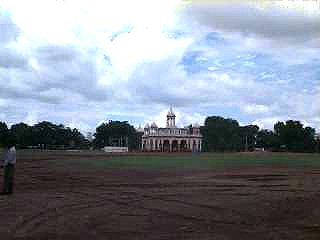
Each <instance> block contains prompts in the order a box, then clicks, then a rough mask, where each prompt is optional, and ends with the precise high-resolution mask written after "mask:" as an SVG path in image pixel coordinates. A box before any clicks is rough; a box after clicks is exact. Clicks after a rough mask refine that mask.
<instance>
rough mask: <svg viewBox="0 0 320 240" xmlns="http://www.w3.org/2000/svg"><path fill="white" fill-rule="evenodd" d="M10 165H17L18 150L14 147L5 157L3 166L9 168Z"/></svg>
mask: <svg viewBox="0 0 320 240" xmlns="http://www.w3.org/2000/svg"><path fill="white" fill-rule="evenodd" d="M9 163H10V164H16V148H15V147H14V146H13V147H11V148H9V149H8V150H7V152H6V153H5V155H4V164H3V166H7V165H8V164H9Z"/></svg>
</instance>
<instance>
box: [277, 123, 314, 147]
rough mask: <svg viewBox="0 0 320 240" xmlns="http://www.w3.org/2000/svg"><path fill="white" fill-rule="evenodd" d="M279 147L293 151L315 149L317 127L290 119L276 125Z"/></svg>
mask: <svg viewBox="0 0 320 240" xmlns="http://www.w3.org/2000/svg"><path fill="white" fill-rule="evenodd" d="M274 132H275V136H276V137H277V145H278V146H277V147H280V148H285V149H286V150H288V151H292V152H312V151H314V150H315V146H316V141H315V129H314V128H311V127H305V128H304V127H303V124H302V123H300V122H299V121H294V120H288V121H286V122H285V123H284V122H277V123H276V124H275V125H274Z"/></svg>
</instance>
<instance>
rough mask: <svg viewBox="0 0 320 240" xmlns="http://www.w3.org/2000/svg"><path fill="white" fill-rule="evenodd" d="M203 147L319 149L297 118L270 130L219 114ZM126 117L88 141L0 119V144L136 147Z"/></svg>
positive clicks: (53, 127)
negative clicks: (10, 142)
mask: <svg viewBox="0 0 320 240" xmlns="http://www.w3.org/2000/svg"><path fill="white" fill-rule="evenodd" d="M200 131H201V134H202V135H203V141H202V142H203V146H202V149H203V150H204V151H209V152H228V151H234V152H235V151H252V150H254V149H255V148H259V149H265V150H270V151H290V152H319V151H320V141H319V139H316V138H315V133H316V132H315V129H314V128H312V127H309V126H306V127H305V126H303V124H302V123H301V122H300V121H294V120H288V121H286V122H281V121H279V122H277V123H276V124H275V125H274V129H273V130H267V129H259V127H258V126H257V125H247V126H240V125H239V122H238V121H237V120H234V119H231V118H223V117H220V116H210V117H207V118H206V120H205V122H204V126H202V127H201V128H200ZM142 134H143V133H141V132H137V131H136V130H135V128H134V126H132V125H130V124H129V123H128V122H127V121H109V122H104V123H102V124H100V125H99V126H97V128H96V132H95V133H94V135H93V136H94V138H93V140H92V141H89V139H87V138H86V137H85V136H84V135H83V134H81V133H80V131H79V130H78V129H76V128H73V129H71V128H69V127H65V126H64V125H62V124H59V125H57V124H54V123H51V122H48V121H43V122H39V123H37V124H35V125H33V126H29V125H28V124H26V123H18V124H14V125H12V126H11V127H10V129H9V128H8V127H7V125H6V123H4V122H0V145H5V144H6V142H7V141H8V140H9V139H11V140H12V139H14V140H15V141H16V143H17V145H18V147H20V148H30V147H36V148H44V149H50V148H51V149H57V148H60V149H61V148H63V149H89V148H94V149H101V148H102V147H104V146H128V147H129V150H139V149H140V147H141V136H142Z"/></svg>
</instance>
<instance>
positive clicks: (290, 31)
mask: <svg viewBox="0 0 320 240" xmlns="http://www.w3.org/2000/svg"><path fill="white" fill-rule="evenodd" d="M182 16H183V17H182V19H188V20H189V21H196V22H198V23H199V24H200V25H205V26H208V27H210V28H212V29H214V30H220V31H225V32H231V33H232V32H238V33H241V34H243V35H244V36H247V37H248V36H253V37H259V38H262V39H269V40H275V41H277V42H284V44H291V43H300V44H302V43H303V44H305V42H306V41H311V40H313V41H314V39H319V36H320V16H318V15H310V16H307V15H302V14H300V13H297V12H294V11H290V10H284V9H280V8H267V9H259V8H257V7H254V5H251V4H249V3H248V4H240V3H234V2H231V3H229V4H228V3H224V4H201V5H196V4H190V5H188V6H187V7H186V9H185V12H184V14H182Z"/></svg>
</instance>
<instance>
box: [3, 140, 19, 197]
mask: <svg viewBox="0 0 320 240" xmlns="http://www.w3.org/2000/svg"><path fill="white" fill-rule="evenodd" d="M15 165H16V148H15V144H14V143H13V142H10V143H9V144H8V148H7V151H6V152H5V155H4V163H3V165H2V167H3V168H4V182H3V190H2V192H1V195H6V194H12V192H13V184H14V172H15Z"/></svg>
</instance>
